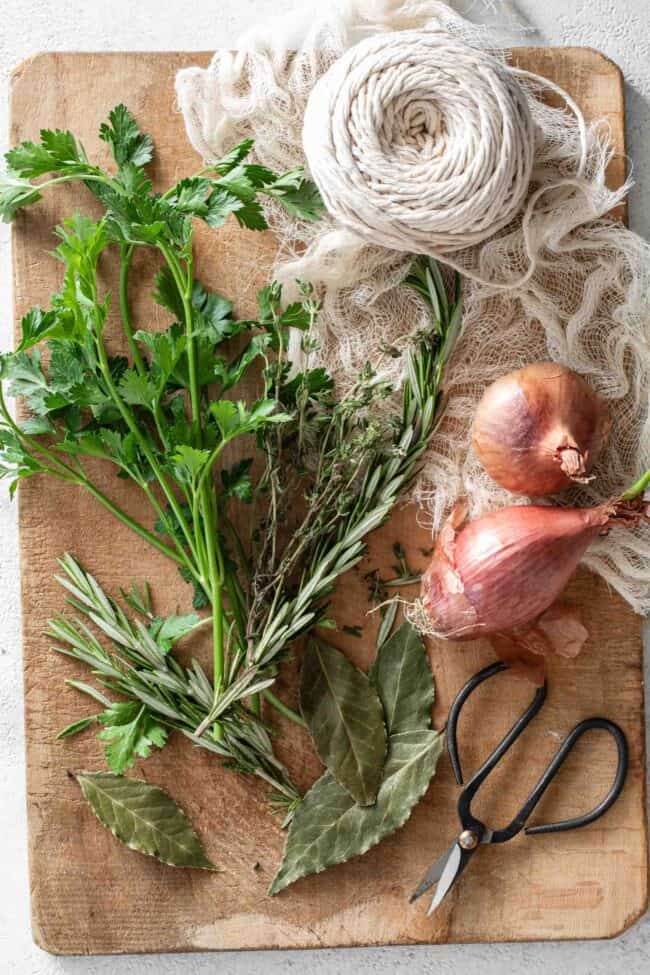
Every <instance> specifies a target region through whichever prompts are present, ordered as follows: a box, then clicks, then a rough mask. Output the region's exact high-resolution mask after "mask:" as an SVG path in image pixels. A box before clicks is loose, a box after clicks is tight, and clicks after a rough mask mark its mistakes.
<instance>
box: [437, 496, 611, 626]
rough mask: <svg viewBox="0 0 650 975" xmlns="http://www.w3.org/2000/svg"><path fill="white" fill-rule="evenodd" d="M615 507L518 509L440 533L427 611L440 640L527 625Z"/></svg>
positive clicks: (456, 519)
mask: <svg viewBox="0 0 650 975" xmlns="http://www.w3.org/2000/svg"><path fill="white" fill-rule="evenodd" d="M615 512H616V506H615V505H612V504H605V505H599V506H598V507H596V508H588V509H578V508H551V507H544V506H541V505H515V506H511V507H508V508H502V509H500V510H498V511H493V512H491V513H490V514H488V515H484V516H483V517H482V518H478V519H476V520H475V521H472V522H469V523H468V524H465V525H463V524H462V516H461V514H460V513H459V512H458V511H457V512H455V513H454V515H452V519H451V520H450V521H449V522H448V524H447V525H446V526H445V528H444V529H443V531H442V532H441V534H440V537H439V539H438V543H437V545H436V549H435V552H434V555H433V559H432V562H431V564H430V566H429V568H428V569H427V571H426V572H425V574H424V577H423V579H422V605H423V608H424V610H425V611H426V613H427V616H428V617H429V619H430V621H431V625H432V629H433V631H434V632H435V634H436V635H437V636H440V637H443V638H445V639H451V640H469V639H475V638H476V637H480V636H488V635H489V634H492V633H498V632H501V631H506V630H512V629H514V628H516V627H522V626H525V625H526V624H528V623H531V622H532V621H533V620H535V619H537V618H538V617H539V616H540V615H541V614H542V613H543V612H544V611H545V610H547V609H548V608H549V607H550V606H551V605H552V604H553V603H554V602H555V601H556V599H557V598H558V596H559V595H560V594H561V592H562V591H563V590H564V588H565V586H566V584H567V583H568V581H569V579H570V578H571V576H572V575H573V573H574V572H575V570H576V568H577V566H578V563H579V562H580V560H581V558H582V556H583V555H584V553H585V551H586V550H587V548H588V547H589V545H590V543H591V542H592V541H593V540H594V538H596V536H597V535H599V534H601V533H602V532H603V531H605V530H606V529H607V525H608V523H609V521H610V520H611V518H612V517H613V515H614V514H615Z"/></svg>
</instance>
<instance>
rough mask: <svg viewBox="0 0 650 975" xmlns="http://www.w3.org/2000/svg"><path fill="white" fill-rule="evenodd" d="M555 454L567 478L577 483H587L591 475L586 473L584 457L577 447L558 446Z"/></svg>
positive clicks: (591, 479) (591, 478) (590, 479)
mask: <svg viewBox="0 0 650 975" xmlns="http://www.w3.org/2000/svg"><path fill="white" fill-rule="evenodd" d="M555 453H556V456H557V459H558V461H559V464H560V467H561V468H562V470H563V471H564V473H565V474H566V476H567V477H568V478H570V479H571V480H572V481H577V482H578V483H579V484H588V483H589V481H593V476H591V477H590V476H589V475H588V474H587V463H586V457H585V455H584V454H583V453H582V451H581V450H580V449H579V448H578V447H558V448H557V450H556V452H555Z"/></svg>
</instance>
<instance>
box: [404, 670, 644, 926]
mask: <svg viewBox="0 0 650 975" xmlns="http://www.w3.org/2000/svg"><path fill="white" fill-rule="evenodd" d="M504 670H508V664H506V663H496V664H491V665H490V666H489V667H485V668H484V669H483V670H481V671H479V673H478V674H475V676H474V677H472V678H471V679H470V680H469V681H468V682H467V683H466V684H465V686H464V687H463V688H462V690H461V691H460V692H459V694H458V695H457V697H456V699H455V701H454V703H453V704H452V706H451V710H450V712H449V720H448V722H447V748H448V751H449V757H450V759H451V764H452V768H453V770H454V775H455V776H456V781H457V782H458V784H459V785H462V784H463V773H462V771H461V767H460V760H459V757H458V742H457V726H458V718H459V715H460V712H461V709H462V707H463V704H464V703H465V701H466V700H467V698H468V697H469V696H470V694H471V693H472V692H473V691H474V690H476V688H477V687H478V686H479V685H480V684H482V683H483V681H485V680H488V678H490V677H493V676H494V675H495V674H499V673H501V672H502V671H504ZM546 690H547V688H546V684H544V686H543V687H540V688H539V689H538V690H537V693H536V694H535V697H534V698H533V700H532V701H531V703H530V704H529V706H528V708H527V709H526V710H525V711H524V713H523V714H522V715H521V717H520V718H519V719H518V720H517V721H516V722H515V724H514V725H513V726H512V728H511V729H510V731H509V732H508V733H507V734H506V735H505V737H504V738H503V740H502V741H501V742H500V744H499V745H497V747H496V748H495V749H494V751H493V752H492V754H491V755H490V756H489V758H487V759H486V760H485V762H484V763H483V765H482V766H481V767H480V769H479V770H478V772H476V773H475V774H474V775H473V776H472V778H471V779H470V781H469V782H468V783H467V785H466V786H465V788H464V789H463V791H462V792H461V794H460V796H459V799H458V818H459V820H460V826H461V832H460V834H459V836H458V837H457V838H456V839H455V840H454V842H453V843H452V844H451V846H450V847H449V849H448V850H446V851H445V853H443V854H442V856H440V857H438V859H437V860H436V862H435V863H433V864H432V865H431V866H430V867H429V869H428V870H427V872H426V873H425V875H424V877H423V878H422V880H421V882H420V884H419V885H418V887H417V888H416V889H415V890H414V891H413V893H412V895H411V897H410V900H411V901H414V900H417V898H418V897H421V896H422V895H423V894H425V893H426V892H427V891H428V890H430V889H431V888H432V887H433V886H434V885H436V884H437V888H436V893H435V896H434V897H433V900H432V901H431V906H430V907H429V910H428V913H429V914H431V913H433V911H435V909H436V907H437V906H438V905H439V904H440V902H441V901H442V899H443V898H444V897H445V895H446V894H447V893H448V892H449V891H450V890H451V888H452V887H453V886H454V884H455V883H456V881H457V880H458V878H459V877H460V875H461V873H462V872H463V870H464V869H465V867H466V866H467V864H468V863H469V862H470V860H471V859H472V857H473V855H474V853H476V851H477V850H478V849H479V847H480V846H482V845H484V844H494V843H506V842H507V841H508V840H511V839H513V837H515V836H517V834H518V833H520V832H521V831H522V829H525V832H526V833H527V835H528V836H536V835H539V834H540V833H561V832H565V831H566V830H570V829H579V828H580V827H581V826H587V825H589V823H593V822H595V820H597V819H600V817H601V816H603V815H604V814H605V813H606V812H607V810H608V809H609V808H610V807H611V806H612V805H613V804H614V803H615V802H616V800H617V799H618V797H619V795H620V794H621V790H622V789H623V786H624V784H625V777H626V775H627V768H628V747H627V740H626V738H625V734H624V733H623V731H622V730H621V728H619V726H618V725H617V724H614V722H613V721H608V720H607V719H606V718H587V719H586V720H585V721H581V722H580V724H577V725H576V726H575V728H574V729H573V731H571V732H569V734H568V735H567V737H566V738H565V740H564V742H563V743H562V745H561V746H560V748H559V750H558V751H557V753H556V755H555V757H554V758H553V759H552V761H551V763H550V764H549V766H548V768H547V769H546V771H545V772H544V773H543V775H542V776H541V778H540V779H539V781H538V783H537V785H536V786H535V788H534V789H533V791H532V792H531V794H530V795H529V796H528V798H527V799H526V801H525V803H524V804H523V806H522V807H521V809H520V810H519V812H518V813H517V815H516V816H515V818H514V819H513V820H512V822H511V823H510V824H509V825H508V826H506V827H505V828H504V829H490V828H489V827H488V826H486V825H485V823H482V822H481V821H480V819H476V817H475V816H473V815H472V808H471V807H472V800H473V798H474V796H475V795H476V793H477V792H478V790H479V788H480V787H481V785H482V784H483V782H484V781H485V780H486V779H487V777H488V776H489V774H490V772H492V770H493V769H494V768H495V767H496V766H497V765H498V763H499V762H500V761H501V759H502V758H503V756H504V755H505V754H506V752H507V751H508V750H509V749H510V748H511V747H512V745H514V743H515V742H516V741H517V739H518V738H519V736H520V735H521V734H522V733H523V731H524V730H525V728H526V727H527V726H528V724H530V722H531V721H532V720H533V718H534V717H535V715H536V714H537V713H538V712H539V711H540V709H541V708H542V706H543V704H544V701H545V700H546ZM593 728H599V729H602V730H603V731H606V732H608V734H610V735H611V736H612V738H613V739H614V741H615V742H616V748H617V751H618V767H617V769H616V777H615V779H614V783H613V785H612V787H611V789H610V790H609V792H608V793H607V795H606V796H605V798H604V799H602V800H601V802H599V803H598V805H597V806H596V807H595V808H594V809H592V810H591V811H590V812H588V813H585V814H584V815H582V816H575V817H574V818H572V819H566V820H563V821H562V822H558V823H546V824H543V825H540V826H526V822H527V821H528V819H529V817H530V815H531V813H532V812H533V810H534V809H535V806H536V805H537V803H538V802H539V800H540V799H541V798H542V796H543V795H544V793H545V792H546V790H547V788H548V787H549V785H550V784H551V782H552V781H553V779H554V777H555V776H556V774H557V773H558V771H559V769H560V767H561V765H562V763H563V762H564V760H565V759H566V757H567V756H568V754H569V753H570V752H571V750H572V749H573V747H574V746H575V744H576V743H577V741H578V739H579V738H581V737H582V735H583V734H584V733H585V732H586V731H590V730H591V729H593Z"/></svg>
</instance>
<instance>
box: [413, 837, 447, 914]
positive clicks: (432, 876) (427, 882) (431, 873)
mask: <svg viewBox="0 0 650 975" xmlns="http://www.w3.org/2000/svg"><path fill="white" fill-rule="evenodd" d="M457 845H458V844H457V843H456V841H455V840H454V842H453V843H452V844H451V846H450V847H449V849H448V850H445V852H444V853H441V854H440V856H439V857H438V859H437V860H436V862H435V863H432V864H431V866H430V867H429V869H428V870H427V872H426V873H425V875H424V877H423V878H422V880H421V881H420V883H419V884H418V886H417V887H416V888H415V890H414V891H413V893H412V894H411V896H410V897H409V904H412V903H413V901H416V900H417V899H418V897H422V894H426V892H427V891H428V890H431V888H432V887H433V886H434V885H435V884H437V883H438V881H439V880H440V878H441V876H442V874H443V871H444V869H445V867H446V866H447V861H448V860H449V857H450V856H451V854H452V853H453V852H454V847H456V846H457Z"/></svg>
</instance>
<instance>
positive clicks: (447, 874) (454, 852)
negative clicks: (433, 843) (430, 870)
mask: <svg viewBox="0 0 650 975" xmlns="http://www.w3.org/2000/svg"><path fill="white" fill-rule="evenodd" d="M465 862H466V861H465V859H464V857H463V851H462V850H461V848H460V846H459V845H458V843H454V845H453V847H452V849H451V850H450V852H449V857H448V859H447V863H446V865H445V868H444V870H443V871H442V876H441V877H440V880H439V881H438V886H437V888H436V893H435V896H434V898H433V900H432V901H431V907H430V908H429V910H428V911H427V915H431V914H433V912H434V911H435V909H436V907H437V906H438V904H440V902H441V900H442V899H443V897H444V896H445V895H446V894H447V893H448V892H449V891H450V890H451V888H452V887H453V886H454V884H455V882H456V879H457V877H458V875H459V874H460V872H461V871H462V868H463V866H464V865H465Z"/></svg>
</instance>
